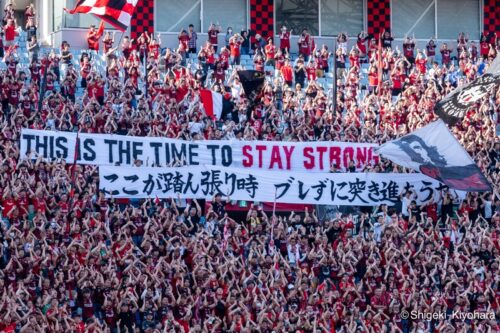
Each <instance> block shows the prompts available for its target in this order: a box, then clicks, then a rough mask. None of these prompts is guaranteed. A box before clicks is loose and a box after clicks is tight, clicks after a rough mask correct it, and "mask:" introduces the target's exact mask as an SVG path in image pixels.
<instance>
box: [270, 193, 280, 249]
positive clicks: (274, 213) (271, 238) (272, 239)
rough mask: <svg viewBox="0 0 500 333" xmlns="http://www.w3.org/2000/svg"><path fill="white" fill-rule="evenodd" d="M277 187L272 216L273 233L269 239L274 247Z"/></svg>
mask: <svg viewBox="0 0 500 333" xmlns="http://www.w3.org/2000/svg"><path fill="white" fill-rule="evenodd" d="M277 192H278V190H277V189H274V202H273V215H272V216H271V235H270V240H269V245H271V247H274V222H276V200H277V198H276V197H277V195H278V194H277Z"/></svg>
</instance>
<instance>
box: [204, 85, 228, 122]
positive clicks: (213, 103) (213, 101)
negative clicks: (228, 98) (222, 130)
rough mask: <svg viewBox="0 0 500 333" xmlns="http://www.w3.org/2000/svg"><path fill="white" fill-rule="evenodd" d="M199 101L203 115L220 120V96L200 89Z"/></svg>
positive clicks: (221, 104) (221, 105)
mask: <svg viewBox="0 0 500 333" xmlns="http://www.w3.org/2000/svg"><path fill="white" fill-rule="evenodd" d="M200 99H201V103H202V104H203V107H204V108H205V113H206V114H207V116H208V117H210V118H212V119H220V117H221V115H222V107H223V103H222V95H221V94H219V93H217V92H215V91H212V90H208V89H200Z"/></svg>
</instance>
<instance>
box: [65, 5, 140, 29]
mask: <svg viewBox="0 0 500 333" xmlns="http://www.w3.org/2000/svg"><path fill="white" fill-rule="evenodd" d="M138 1H139V0H79V1H78V2H77V4H76V6H75V8H73V9H71V10H69V9H67V8H65V9H64V10H66V11H67V12H68V13H70V14H93V15H95V16H97V17H98V18H100V19H102V20H104V21H106V22H108V23H109V24H111V25H112V26H114V27H115V28H116V29H118V30H120V31H125V30H127V27H128V26H129V25H130V20H131V18H132V14H133V13H134V10H135V6H136V5H137V2H138Z"/></svg>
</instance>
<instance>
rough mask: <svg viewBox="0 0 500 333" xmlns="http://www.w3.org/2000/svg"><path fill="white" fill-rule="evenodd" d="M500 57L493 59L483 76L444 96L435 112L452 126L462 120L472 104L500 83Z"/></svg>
mask: <svg viewBox="0 0 500 333" xmlns="http://www.w3.org/2000/svg"><path fill="white" fill-rule="evenodd" d="M499 58H500V57H497V58H496V59H495V60H494V61H493V63H492V64H491V65H490V68H489V69H488V71H486V73H485V74H484V75H483V76H481V77H478V78H477V79H475V80H474V81H472V82H470V83H468V84H466V85H465V86H463V87H460V88H458V89H455V90H454V91H453V92H451V93H450V94H448V95H447V96H446V97H445V98H443V99H442V100H441V101H440V102H439V103H437V104H436V106H435V108H434V112H436V114H437V115H438V116H439V117H440V118H441V119H443V120H444V121H445V122H446V123H447V124H448V125H450V126H453V125H455V123H456V122H458V121H460V120H462V119H463V118H464V117H465V113H466V112H467V110H468V109H469V108H470V107H471V106H473V105H474V104H475V103H477V102H480V101H481V99H482V98H483V97H484V96H486V94H488V93H489V92H491V91H492V90H493V88H494V87H495V86H496V85H498V84H500V68H499V67H500V60H499Z"/></svg>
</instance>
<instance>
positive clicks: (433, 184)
mask: <svg viewBox="0 0 500 333" xmlns="http://www.w3.org/2000/svg"><path fill="white" fill-rule="evenodd" d="M99 179H100V180H99V186H100V189H101V190H102V191H104V192H105V193H106V196H107V197H115V198H156V197H158V198H177V197H178V196H180V197H181V198H200V199H203V198H211V197H212V196H213V195H214V194H217V193H221V194H223V195H228V196H230V198H231V199H234V200H249V201H255V200H257V201H264V202H274V200H275V197H276V201H277V202H282V203H304V204H320V205H344V206H351V205H353V206H354V205H355V206H374V205H380V204H387V205H393V204H394V203H396V202H397V201H398V200H399V194H400V193H401V192H403V191H405V190H408V189H412V190H413V191H414V192H415V194H416V196H417V201H418V202H419V203H421V202H425V201H427V200H429V199H431V198H436V197H437V195H438V192H439V191H441V190H442V189H444V188H445V186H443V185H441V184H440V183H439V182H437V181H435V180H433V179H431V178H429V177H427V176H425V175H422V174H394V173H328V174H319V173H316V174H306V173H297V172H287V173H283V172H277V171H261V170H243V169H239V168H215V167H211V166H207V167H201V166H199V167H184V168H151V167H141V168H135V167H114V166H101V167H99Z"/></svg>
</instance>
